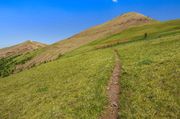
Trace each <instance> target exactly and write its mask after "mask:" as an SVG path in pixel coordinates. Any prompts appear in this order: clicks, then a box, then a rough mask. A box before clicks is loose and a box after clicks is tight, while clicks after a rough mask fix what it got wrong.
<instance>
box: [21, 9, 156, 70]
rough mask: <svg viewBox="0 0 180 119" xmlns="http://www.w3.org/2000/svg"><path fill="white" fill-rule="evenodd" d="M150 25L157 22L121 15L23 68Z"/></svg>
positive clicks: (48, 50)
mask: <svg viewBox="0 0 180 119" xmlns="http://www.w3.org/2000/svg"><path fill="white" fill-rule="evenodd" d="M149 23H155V21H154V20H152V19H151V18H148V17H146V16H144V15H142V14H139V13H134V12H131V13H127V14H124V15H121V16H119V17H117V18H115V19H113V20H111V21H109V22H106V23H104V24H101V25H98V26H95V27H93V28H90V29H88V30H86V31H83V32H81V33H79V34H77V35H75V36H72V37H71V38H68V39H65V40H63V41H60V42H57V43H54V44H52V45H50V46H49V47H47V48H46V49H45V50H44V51H43V52H42V53H40V54H39V55H38V56H36V57H34V58H33V59H32V60H31V61H29V62H28V63H26V64H25V65H24V66H23V67H31V66H32V65H34V64H40V63H42V62H46V61H51V60H54V59H56V58H57V57H58V56H59V55H62V54H65V53H67V52H70V51H72V50H75V49H76V48H79V47H80V46H83V45H86V44H88V43H90V42H92V41H95V40H98V39H101V38H105V37H107V36H110V35H113V34H116V33H119V32H122V31H123V30H125V29H128V28H130V27H133V26H139V25H143V24H149Z"/></svg>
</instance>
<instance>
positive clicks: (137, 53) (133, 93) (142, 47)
mask: <svg viewBox="0 0 180 119" xmlns="http://www.w3.org/2000/svg"><path fill="white" fill-rule="evenodd" d="M179 46H180V32H179V34H178V35H170V36H166V37H162V38H156V39H152V40H148V41H140V42H136V43H132V44H126V45H121V46H117V47H116V48H117V49H118V50H119V53H120V55H121V56H120V57H121V63H122V67H123V70H122V77H121V81H120V83H121V89H122V90H121V91H122V92H121V97H120V104H121V105H120V112H119V114H120V116H121V117H122V118H140V119H145V118H153V119H164V118H167V119H178V117H179V116H180V115H179V114H180V112H179V110H180V97H179V91H180V87H179V86H180V80H179V77H180V47H179Z"/></svg>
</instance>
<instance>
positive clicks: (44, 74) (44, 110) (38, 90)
mask: <svg viewBox="0 0 180 119" xmlns="http://www.w3.org/2000/svg"><path fill="white" fill-rule="evenodd" d="M124 33H125V34H124ZM146 33H147V34H146ZM145 34H146V35H145ZM127 36H129V37H128V40H126V38H127ZM124 39H125V40H124ZM179 46H180V20H176V21H169V22H165V23H156V24H153V25H146V26H141V27H136V28H131V29H128V30H127V31H124V32H123V33H122V34H121V33H119V34H117V35H112V36H109V37H106V38H105V39H104V38H103V39H99V40H98V41H94V42H92V43H90V44H88V45H86V46H83V47H81V48H79V49H77V50H74V51H72V52H70V53H68V54H65V55H64V56H62V57H61V58H60V59H58V60H57V61H53V62H50V63H47V64H43V65H40V66H38V67H34V68H32V69H30V70H27V71H23V72H21V73H18V74H15V75H12V76H9V77H6V78H1V79H0V116H1V117H0V118H3V119H8V118H9V117H11V118H12V119H16V118H18V119H22V118H31V119H38V118H41V119H49V118H52V119H58V118H62V119H63V118H64V119H97V118H99V117H100V115H101V114H102V112H103V111H104V109H105V107H107V105H108V102H107V99H108V98H107V95H106V88H107V87H106V86H107V85H108V79H109V78H110V76H111V73H112V70H113V67H114V60H115V57H114V54H113V49H117V51H119V54H120V59H121V65H122V71H121V72H122V74H121V76H122V77H121V81H120V84H121V90H120V91H121V94H120V99H119V100H120V110H119V116H120V117H121V118H158V119H164V118H178V117H179V110H180V102H179V100H180V99H179V90H180V88H179V85H180V80H179V77H180V76H179V74H180V69H179V66H180V64H179V61H180V53H179V52H180V47H179Z"/></svg>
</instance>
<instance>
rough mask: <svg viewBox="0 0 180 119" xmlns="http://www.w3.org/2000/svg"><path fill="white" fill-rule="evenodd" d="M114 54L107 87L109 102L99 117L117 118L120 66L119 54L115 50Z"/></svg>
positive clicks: (104, 118)
mask: <svg viewBox="0 0 180 119" xmlns="http://www.w3.org/2000/svg"><path fill="white" fill-rule="evenodd" d="M115 54H116V62H115V67H114V70H113V73H112V76H111V78H110V80H109V84H108V87H107V95H108V100H109V104H108V107H107V108H106V110H105V112H104V113H103V115H102V117H101V119H118V110H119V94H120V84H119V78H120V70H121V66H120V60H119V54H118V52H117V51H116V50H115Z"/></svg>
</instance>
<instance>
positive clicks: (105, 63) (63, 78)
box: [0, 50, 114, 119]
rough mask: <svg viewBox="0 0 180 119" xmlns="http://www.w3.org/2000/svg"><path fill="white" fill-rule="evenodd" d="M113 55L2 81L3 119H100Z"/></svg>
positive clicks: (93, 55) (73, 60)
mask: <svg viewBox="0 0 180 119" xmlns="http://www.w3.org/2000/svg"><path fill="white" fill-rule="evenodd" d="M112 53H113V52H112V51H109V50H104V51H94V52H90V53H86V54H81V55H76V56H72V57H69V58H62V59H60V60H57V61H55V62H52V63H48V64H44V65H41V66H39V67H36V68H33V69H31V70H28V71H24V72H21V73H19V74H16V75H12V76H10V77H7V78H4V79H1V80H0V119H1V118H2V119H9V118H10V119H21V118H26V119H56V118H57V119H59V118H66V119H77V118H78V119H85V118H89V119H90V118H91V119H95V118H98V117H99V115H100V113H101V112H102V110H103V107H104V105H106V104H107V99H106V85H107V81H108V79H109V77H110V75H111V72H112V69H113V66H114V55H112Z"/></svg>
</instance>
